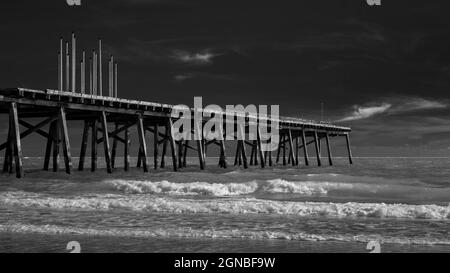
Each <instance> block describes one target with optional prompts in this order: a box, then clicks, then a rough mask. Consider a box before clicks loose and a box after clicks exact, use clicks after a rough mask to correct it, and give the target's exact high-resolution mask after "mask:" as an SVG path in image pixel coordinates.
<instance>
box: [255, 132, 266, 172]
mask: <svg viewBox="0 0 450 273" xmlns="http://www.w3.org/2000/svg"><path fill="white" fill-rule="evenodd" d="M257 142H258V151H259V160H260V161H261V162H260V163H261V168H265V167H266V159H265V157H264V151H263V148H262V141H261V130H260V129H259V125H258V133H257Z"/></svg>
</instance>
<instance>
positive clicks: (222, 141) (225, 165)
mask: <svg viewBox="0 0 450 273" xmlns="http://www.w3.org/2000/svg"><path fill="white" fill-rule="evenodd" d="M218 129H219V134H220V136H221V137H222V139H220V140H219V145H220V158H219V166H220V167H221V168H224V169H226V168H228V163H227V155H226V150H225V137H226V136H225V134H224V129H223V126H219V128H218Z"/></svg>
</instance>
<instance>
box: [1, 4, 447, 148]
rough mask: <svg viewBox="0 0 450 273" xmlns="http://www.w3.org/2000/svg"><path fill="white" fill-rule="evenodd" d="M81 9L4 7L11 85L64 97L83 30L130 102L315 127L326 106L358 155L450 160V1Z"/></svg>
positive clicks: (85, 41) (4, 81) (5, 83)
mask: <svg viewBox="0 0 450 273" xmlns="http://www.w3.org/2000/svg"><path fill="white" fill-rule="evenodd" d="M81 1H82V6H81V7H69V6H68V5H67V4H66V1H65V0H46V1H31V0H28V1H24V0H15V1H4V2H5V3H2V7H1V10H0V33H1V37H2V42H1V43H0V62H1V64H2V65H1V66H0V86H1V87H16V86H21V87H29V88H56V85H57V76H56V75H57V65H56V64H57V56H56V54H57V50H58V37H59V36H60V35H64V37H66V38H69V37H70V33H71V31H75V32H76V33H77V36H78V38H79V40H78V45H79V47H84V48H86V50H88V51H89V52H90V51H91V50H92V49H93V48H94V47H95V40H96V39H97V38H98V37H101V38H102V39H103V41H104V46H105V51H106V54H114V55H115V56H116V58H117V60H118V61H119V78H120V79H119V94H120V95H121V96H122V97H127V98H138V99H145V100H149V101H158V102H167V103H172V104H178V103H183V104H190V105H191V104H192V103H193V96H203V100H204V103H205V104H209V103H215V104H219V105H223V106H225V105H226V104H279V105H280V110H281V112H282V114H284V115H289V116H298V117H307V118H313V119H319V118H320V108H321V106H320V105H321V103H322V102H323V103H324V108H325V118H326V119H327V120H332V121H335V122H337V123H339V124H343V125H346V126H351V127H352V128H353V129H354V132H353V135H352V141H353V145H354V146H355V153H356V155H360V156H450V108H449V106H450V16H449V13H448V11H449V8H450V4H449V3H448V1H423V0H422V1H413V0H395V1H394V0H382V6H381V7H371V6H368V5H367V4H366V1H365V0H330V1H325V0H322V1H316V0H314V1H313V0H308V1H301V0H297V1H262V0H260V1H252V0H245V1H243V0H241V1H234V0H227V1H225V0H185V1H182V0H95V1H94V0H91V1H89V0H81ZM431 2H432V3H431ZM105 62H106V60H105ZM105 66H106V65H105Z"/></svg>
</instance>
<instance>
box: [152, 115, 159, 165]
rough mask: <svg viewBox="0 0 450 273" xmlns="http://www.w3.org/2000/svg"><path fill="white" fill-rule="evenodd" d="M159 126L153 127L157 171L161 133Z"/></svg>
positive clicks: (154, 162) (154, 156)
mask: <svg viewBox="0 0 450 273" xmlns="http://www.w3.org/2000/svg"><path fill="white" fill-rule="evenodd" d="M158 129H159V128H158V124H155V126H153V164H154V168H155V170H157V169H158V141H159V131H158Z"/></svg>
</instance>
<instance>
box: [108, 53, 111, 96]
mask: <svg viewBox="0 0 450 273" xmlns="http://www.w3.org/2000/svg"><path fill="white" fill-rule="evenodd" d="M111 59H112V56H111ZM111 59H109V61H108V96H109V97H111V89H112V64H111Z"/></svg>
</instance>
